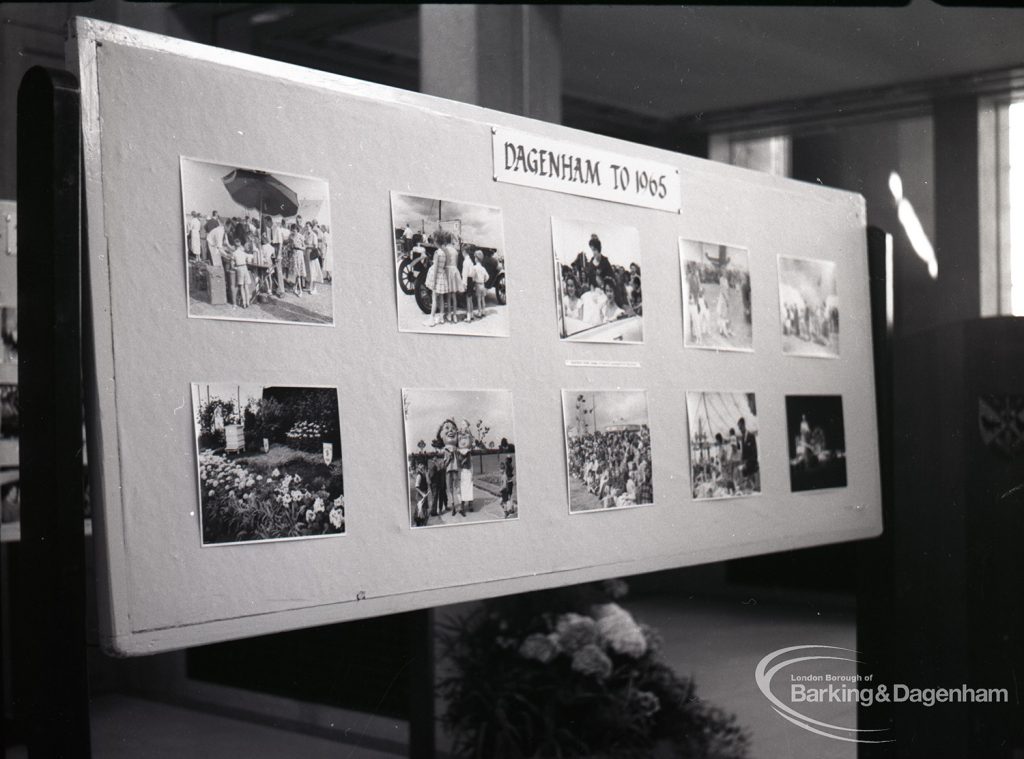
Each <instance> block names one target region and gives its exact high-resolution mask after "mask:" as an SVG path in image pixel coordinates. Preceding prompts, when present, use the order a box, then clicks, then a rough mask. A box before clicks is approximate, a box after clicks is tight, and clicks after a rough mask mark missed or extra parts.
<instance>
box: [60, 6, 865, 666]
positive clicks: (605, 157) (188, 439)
mask: <svg viewBox="0 0 1024 759" xmlns="http://www.w3.org/2000/svg"><path fill="white" fill-rule="evenodd" d="M69 51H70V53H69V54H70V55H71V57H72V58H73V64H74V65H75V66H76V67H77V68H76V70H77V71H78V72H79V73H80V77H81V80H82V81H81V84H82V92H83V133H84V145H85V168H86V182H87V186H86V197H87V204H88V208H87V210H88V223H89V229H88V242H89V251H90V256H89V260H88V271H87V286H88V290H89V298H88V302H89V303H90V304H91V306H90V309H89V313H88V320H89V323H88V325H87V326H88V336H89V342H90V349H91V359H90V366H89V367H88V371H87V375H88V380H89V386H90V387H89V396H90V402H89V407H88V427H89V436H90V439H89V449H90V455H89V461H90V466H91V469H92V486H93V497H94V503H95V504H96V506H95V507H94V510H95V519H96V520H97V522H98V526H97V529H96V530H95V534H96V535H97V544H98V545H97V547H98V550H100V551H101V556H100V561H99V562H98V574H99V575H100V577H101V581H102V583H103V592H102V593H101V596H102V600H103V603H104V610H103V612H104V613H103V614H102V615H101V616H102V623H103V631H102V632H103V637H104V640H105V644H106V646H107V647H108V649H110V650H112V651H114V652H117V653H120V654H127V655H131V654H143V653H151V652H156V651H161V650H167V649H172V648H180V647H185V646H191V645H197V644H202V643H208V642H212V641H217V640H224V639H229V638H237V637H242V636H248V635H256V634H262V633H270V632H275V631H279V630H284V629H290V628H298V627H303V626H309V625H316V624H325V623H330V622H338V621H344V620H349V619H355V618H360V617H367V616H373V615H381V614H388V613H392V612H399V611H405V610H410V609H416V608H424V607H430V606H436V605H440V604H447V603H453V602H460V601H466V600H471V599H478V598H483V597H487V596H494V595H500V594H508V593H515V592H523V591H530V590H535V589H540V588H548V587H553V586H558V585H565V584H569V583H577V582H583V581H588V580H594V579H599V578H605V577H613V576H621V575H628V574H635V573H640V572H648V571H654V570H660V569H666V568H671V567H678V566H684V565H689V564H697V563H702V562H710V561H719V560H724V559H729V558H733V557H739V556H747V555H752V554H758V553H765V552H771V551H781V550H787V549H792V548H799V547H803V546H811V545H819V544H823V543H829V542H836V541H843V540H853V539H857V538H865V537H870V536H874V535H877V534H878V533H879V532H880V530H881V510H880V487H879V470H878V454H877V430H876V417H875V398H874V390H873V388H874V383H873V374H872V372H873V369H872V351H871V338H870V313H869V298H868V275H867V254H866V250H865V246H866V243H865V218H864V213H865V212H864V202H863V199H862V198H861V197H860V196H858V195H853V194H850V193H846V192H839V191H836V190H831V189H826V188H823V187H818V186H813V185H806V184H800V183H797V182H793V181H788V180H784V179H779V178H776V177H771V176H768V175H765V174H760V173H755V172H750V171H746V170H741V169H737V168H734V167H730V166H726V165H721V164H716V163H712V162H710V161H704V160H698V159H695V158H690V157H687V156H681V155H676V154H673V153H669V152H665V151H660V150H654V149H650V148H645V147H641V146H637V145H633V144H629V143H625V142H622V141H618V140H613V139H609V138H605V137H600V136H596V135H592V134H587V133H584V132H580V131H576V130H572V129H567V128H564V127H561V126H557V125H552V124H547V123H542V122H537V121H532V120H529V119H525V118H520V117H516V116H512V115H508V114H504V113H498V112H494V111H489V110H485V109H481V108H477V107H474V106H470V105H465V104H460V103H454V102H449V101H446V100H442V99H437V98H432V97H427V96H424V95H419V94H416V93H410V92H405V91H401V90H395V89H391V88H387V87H381V86H377V85H371V84H367V83H364V82H360V81H355V80H351V79H346V78H342V77H336V76H332V75H328V74H324V73H321V72H315V71H310V70H305V69H301V68H298V67H294V66H290V65H286V64H281V63H276V62H271V61H266V60H262V59H258V58H254V57H252V56H247V55H242V54H237V53H232V52H227V51H224V50H219V49H214V48H208V47H204V46H201V45H196V44H192V43H185V42H181V41H178V40H172V39H168V38H164V37H160V36H155V35H150V34H146V33H142V32H137V31H134V30H129V29H125V28H122V27H116V26H110V25H107V24H104V23H98V22H94V21H89V20H79V21H78V22H77V34H76V35H74V36H73V38H72V40H71V42H70V46H69ZM214 210H216V211H217V212H218V213H217V214H216V218H215V215H214V213H213V211H214ZM300 217H301V218H300ZM250 219H251V220H250ZM467 284H468V285H469V287H467ZM467 292H468V296H469V297H468V298H467V294H466V293H467Z"/></svg>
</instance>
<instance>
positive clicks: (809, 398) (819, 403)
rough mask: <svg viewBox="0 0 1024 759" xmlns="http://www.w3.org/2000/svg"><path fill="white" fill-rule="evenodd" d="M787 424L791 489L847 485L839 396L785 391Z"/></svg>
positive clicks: (841, 406)
mask: <svg viewBox="0 0 1024 759" xmlns="http://www.w3.org/2000/svg"><path fill="white" fill-rule="evenodd" d="M786 428H787V429H788V430H789V484H790V489H791V490H792V491H793V492H794V493H798V492H801V491H804V490H824V489H825V488H844V487H846V438H845V435H844V433H843V398H842V396H839V395H787V396H786Z"/></svg>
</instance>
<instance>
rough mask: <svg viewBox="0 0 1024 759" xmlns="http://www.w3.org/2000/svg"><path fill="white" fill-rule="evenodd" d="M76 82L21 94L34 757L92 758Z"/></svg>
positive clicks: (46, 72)
mask: <svg viewBox="0 0 1024 759" xmlns="http://www.w3.org/2000/svg"><path fill="white" fill-rule="evenodd" d="M80 134H81V122H80V120H79V97H78V82H77V81H76V80H75V78H74V77H73V76H71V75H70V74H68V73H66V72H63V71H55V70H50V69H44V68H40V67H36V68H33V69H31V70H29V72H28V73H27V74H26V75H25V77H24V79H23V80H22V83H21V87H20V89H19V90H18V223H19V226H20V227H21V230H22V234H21V235H19V237H20V238H21V239H20V240H19V241H18V243H19V245H18V247H19V250H18V293H19V308H18V332H19V334H20V338H21V343H20V344H19V366H18V373H19V386H20V402H21V422H22V423H21V498H22V507H21V525H22V538H21V542H22V551H23V556H24V559H25V563H24V567H25V569H24V573H23V579H24V583H25V585H24V589H23V593H22V598H23V599H24V602H25V608H24V609H19V610H18V614H19V620H20V623H22V624H27V625H28V627H29V629H30V630H31V634H30V635H29V637H28V640H29V643H30V645H29V650H28V651H27V652H26V655H27V659H28V669H29V672H31V686H30V692H29V702H28V715H27V716H28V749H29V756H30V757H33V759H34V758H35V757H88V756H89V753H90V744H89V696H88V678H87V672H86V660H85V643H86V639H85V609H86V605H85V604H86V601H85V536H84V510H83V484H84V478H83V472H82V390H81V387H82V381H81V344H80V323H81V319H80V317H81V306H80V296H81V292H80V287H81V266H80V265H81V256H80V252H79V251H80V248H79V244H80V234H81V226H80V211H81V206H80V202H81V194H80V193H81V182H80V180H81V151H80Z"/></svg>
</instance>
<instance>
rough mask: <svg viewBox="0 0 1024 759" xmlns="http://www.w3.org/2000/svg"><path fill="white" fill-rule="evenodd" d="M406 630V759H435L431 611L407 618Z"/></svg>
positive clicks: (412, 613)
mask: <svg viewBox="0 0 1024 759" xmlns="http://www.w3.org/2000/svg"><path fill="white" fill-rule="evenodd" d="M406 618H407V620H408V624H407V629H408V630H409V636H410V637H409V653H410V655H411V657H412V663H411V667H410V671H409V759H434V757H435V755H436V749H435V746H434V738H435V735H434V697H435V696H434V611H433V610H432V609H423V610H422V611H412V612H409V613H408V614H407V615H406Z"/></svg>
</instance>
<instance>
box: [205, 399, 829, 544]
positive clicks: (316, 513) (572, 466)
mask: <svg viewBox="0 0 1024 759" xmlns="http://www.w3.org/2000/svg"><path fill="white" fill-rule="evenodd" d="M191 394H192V409H193V420H194V431H195V442H196V456H197V485H198V490H199V504H200V509H199V514H200V531H201V534H202V543H203V545H221V544H234V543H245V542H249V541H265V540H287V539H295V538H307V537H318V536H329V535H341V534H344V533H345V480H344V472H343V467H342V447H341V421H340V415H339V404H338V391H337V389H336V388H333V387H295V386H264V385H259V384H253V383H223V382H221V383H206V384H193V385H192V393H191ZM685 397H686V414H687V420H688V428H689V430H688V447H689V467H690V488H691V490H690V497H692V498H693V499H695V500H707V499H724V498H741V497H747V496H755V495H759V494H760V493H761V455H760V450H761V446H760V441H761V436H760V427H759V424H758V412H757V399H756V397H755V394H754V393H738V392H687V393H686V394H685ZM785 405H786V426H787V437H788V449H787V452H786V453H787V457H788V461H789V472H790V490H791V492H803V491H811V490H822V489H829V488H841V487H845V486H846V484H847V482H846V443H845V434H844V426H843V405H842V397H841V396H839V395H788V396H786V398H785ZM402 411H403V418H404V426H405V450H406V463H405V478H406V486H407V489H408V490H407V492H408V509H409V512H408V513H409V520H410V526H411V527H416V528H418V527H435V526H447V525H456V524H472V523H478V522H493V521H501V520H514V519H517V518H518V517H519V506H520V504H519V488H518V482H519V475H520V471H519V467H518V464H517V460H516V435H515V429H514V424H513V412H512V393H511V391H509V390H472V389H466V390H447V389H445V390H437V389H404V390H403V391H402ZM562 420H563V427H564V431H565V435H564V441H565V463H566V469H565V471H566V487H567V496H568V503H569V513H570V514H577V513H583V512H595V511H603V510H608V509H624V508H630V507H637V506H645V505H651V504H653V503H654V502H655V501H654V491H653V472H652V461H653V456H652V441H651V420H650V412H649V408H648V401H647V392H646V391H645V390H623V389H616V390H562ZM379 474H380V472H378V475H379ZM527 477H529V473H527ZM663 498H664V496H663Z"/></svg>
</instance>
